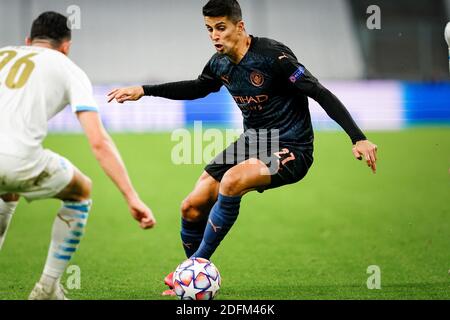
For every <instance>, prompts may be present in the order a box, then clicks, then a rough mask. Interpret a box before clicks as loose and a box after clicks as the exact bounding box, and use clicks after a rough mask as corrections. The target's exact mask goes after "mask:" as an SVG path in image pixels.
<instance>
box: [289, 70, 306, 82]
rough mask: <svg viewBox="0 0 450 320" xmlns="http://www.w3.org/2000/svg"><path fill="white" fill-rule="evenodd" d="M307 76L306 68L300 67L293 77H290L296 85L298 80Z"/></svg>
mask: <svg viewBox="0 0 450 320" xmlns="http://www.w3.org/2000/svg"><path fill="white" fill-rule="evenodd" d="M304 74H305V68H304V67H303V66H300V67H299V68H298V69H297V70H296V71H295V72H294V74H293V75H292V76H290V77H289V80H290V81H291V82H292V83H296V82H297V80H298V79H300V78H301V77H302V76H303V75H304Z"/></svg>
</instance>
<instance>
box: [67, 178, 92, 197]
mask: <svg viewBox="0 0 450 320" xmlns="http://www.w3.org/2000/svg"><path fill="white" fill-rule="evenodd" d="M91 193H92V180H91V178H89V177H88V176H85V175H83V177H82V179H81V181H79V186H78V188H77V192H74V194H73V195H72V198H73V199H72V200H75V201H80V202H81V201H86V200H89V199H91Z"/></svg>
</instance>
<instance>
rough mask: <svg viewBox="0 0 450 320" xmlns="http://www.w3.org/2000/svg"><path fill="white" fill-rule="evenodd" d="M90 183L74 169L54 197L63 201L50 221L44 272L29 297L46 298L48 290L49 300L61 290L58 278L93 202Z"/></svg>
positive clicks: (69, 257) (82, 229)
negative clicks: (50, 232)
mask: <svg viewBox="0 0 450 320" xmlns="http://www.w3.org/2000/svg"><path fill="white" fill-rule="evenodd" d="M91 186H92V184H91V180H90V179H89V178H88V177H86V176H85V175H83V174H82V173H81V172H79V171H78V170H75V173H74V176H73V178H72V181H71V182H70V183H69V185H68V186H67V187H66V188H65V189H64V190H63V191H61V192H60V193H59V194H58V195H56V196H55V198H58V199H61V200H63V203H62V206H61V208H60V209H59V211H58V213H57V215H56V218H55V220H54V223H53V228H52V238H51V242H50V248H49V250H48V254H47V260H46V262H45V267H44V271H43V273H42V276H41V279H40V280H39V283H38V285H36V286H35V288H34V289H33V292H32V294H31V295H30V298H31V297H32V296H33V297H34V299H46V298H45V293H48V297H47V298H48V299H51V298H52V297H54V293H55V290H56V291H58V292H60V285H59V280H60V278H61V276H62V275H63V273H64V270H65V269H66V268H67V266H68V264H69V262H70V260H71V259H72V257H73V255H74V254H75V252H76V251H77V249H78V246H79V244H80V242H81V238H82V236H83V234H84V231H85V227H86V223H87V219H88V216H89V211H90V208H91V203H92V202H91V200H90V196H91ZM41 288H43V289H42V290H41ZM36 292H39V294H37V293H36ZM56 296H58V297H59V296H61V295H60V294H58V295H56ZM36 297H38V298H36Z"/></svg>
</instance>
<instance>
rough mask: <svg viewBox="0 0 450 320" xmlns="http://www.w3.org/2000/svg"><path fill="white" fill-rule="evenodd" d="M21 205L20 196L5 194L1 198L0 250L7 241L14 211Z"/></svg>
mask: <svg viewBox="0 0 450 320" xmlns="http://www.w3.org/2000/svg"><path fill="white" fill-rule="evenodd" d="M18 203H19V195H18V194H12V193H9V194H4V195H2V196H0V250H1V249H2V246H3V242H4V241H5V238H6V234H7V232H8V227H9V224H10V222H11V219H12V216H13V214H14V211H15V210H16V208H17V204H18Z"/></svg>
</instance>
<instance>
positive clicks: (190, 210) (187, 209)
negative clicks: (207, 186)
mask: <svg viewBox="0 0 450 320" xmlns="http://www.w3.org/2000/svg"><path fill="white" fill-rule="evenodd" d="M181 216H182V217H183V219H184V220H187V221H190V222H194V221H198V220H200V219H201V218H202V213H201V211H200V210H199V209H198V208H196V207H195V206H194V205H193V203H192V201H191V200H190V199H189V197H188V198H186V199H184V200H183V202H182V203H181Z"/></svg>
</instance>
